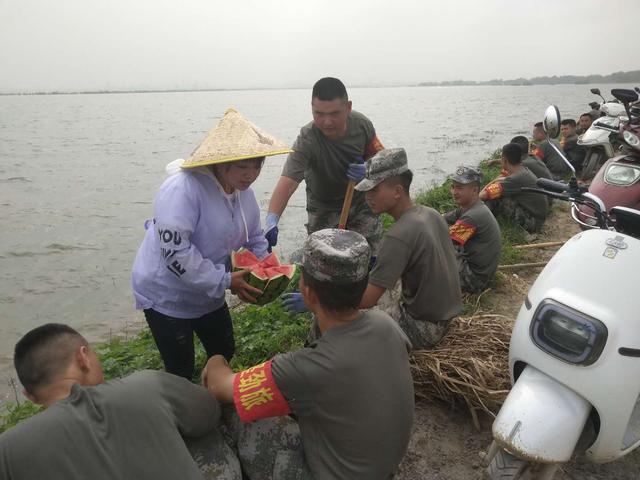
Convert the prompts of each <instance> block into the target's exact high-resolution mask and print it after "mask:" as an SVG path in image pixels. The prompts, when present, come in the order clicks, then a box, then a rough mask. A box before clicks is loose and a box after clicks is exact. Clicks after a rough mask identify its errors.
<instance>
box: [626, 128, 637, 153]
mask: <svg viewBox="0 0 640 480" xmlns="http://www.w3.org/2000/svg"><path fill="white" fill-rule="evenodd" d="M622 136H623V138H624V141H625V142H627V144H628V145H629V146H630V147H633V148H635V149H636V150H640V138H638V136H637V135H636V134H635V133H633V132H630V131H629V130H625V131H624V133H623V134H622Z"/></svg>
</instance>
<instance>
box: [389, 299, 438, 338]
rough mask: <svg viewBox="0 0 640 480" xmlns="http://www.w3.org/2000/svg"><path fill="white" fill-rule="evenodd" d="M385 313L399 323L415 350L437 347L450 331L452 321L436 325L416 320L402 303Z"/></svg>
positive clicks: (392, 306) (394, 305)
mask: <svg viewBox="0 0 640 480" xmlns="http://www.w3.org/2000/svg"><path fill="white" fill-rule="evenodd" d="M385 311H386V312H387V313H388V314H389V315H390V316H391V318H393V319H394V320H395V321H396V322H398V325H400V328H402V331H403V332H404V333H405V335H406V336H407V337H408V338H409V341H410V342H411V345H412V346H413V349H414V350H423V349H425V348H432V347H434V346H436V345H437V344H438V342H439V341H440V340H442V337H444V335H445V334H446V333H447V330H449V323H450V320H445V321H442V322H438V323H435V322H426V321H424V320H418V319H415V318H413V317H412V316H411V315H409V313H408V312H407V310H406V309H405V308H404V306H403V305H402V302H396V303H394V304H392V305H391V306H389V307H388V308H387V309H386V310H385Z"/></svg>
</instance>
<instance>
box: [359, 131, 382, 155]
mask: <svg viewBox="0 0 640 480" xmlns="http://www.w3.org/2000/svg"><path fill="white" fill-rule="evenodd" d="M380 150H384V145H382V142H381V141H380V140H379V139H378V136H377V135H376V136H375V137H373V138H372V139H371V141H370V142H369V144H368V145H367V146H366V147H365V149H364V159H365V160H368V159H369V158H371V157H373V156H374V155H375V154H376V153H378V152H379V151H380Z"/></svg>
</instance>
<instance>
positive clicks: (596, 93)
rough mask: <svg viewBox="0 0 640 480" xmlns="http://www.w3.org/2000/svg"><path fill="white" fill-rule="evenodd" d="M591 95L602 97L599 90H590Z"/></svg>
mask: <svg viewBox="0 0 640 480" xmlns="http://www.w3.org/2000/svg"><path fill="white" fill-rule="evenodd" d="M589 91H590V92H591V93H593V94H594V95H600V89H599V88H592V89H591V90H589Z"/></svg>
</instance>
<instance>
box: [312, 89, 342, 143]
mask: <svg viewBox="0 0 640 480" xmlns="http://www.w3.org/2000/svg"><path fill="white" fill-rule="evenodd" d="M311 111H312V113H313V123H314V124H315V126H316V127H317V128H318V129H319V130H320V131H321V132H322V133H323V135H324V136H325V137H327V138H328V139H329V140H337V139H339V138H342V137H344V136H345V135H346V133H347V117H348V116H349V113H351V102H350V101H349V96H348V95H347V89H346V88H345V86H344V83H342V82H341V81H340V80H338V79H337V78H333V77H325V78H321V79H320V80H318V81H317V82H316V84H315V85H314V86H313V91H312V93H311Z"/></svg>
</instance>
